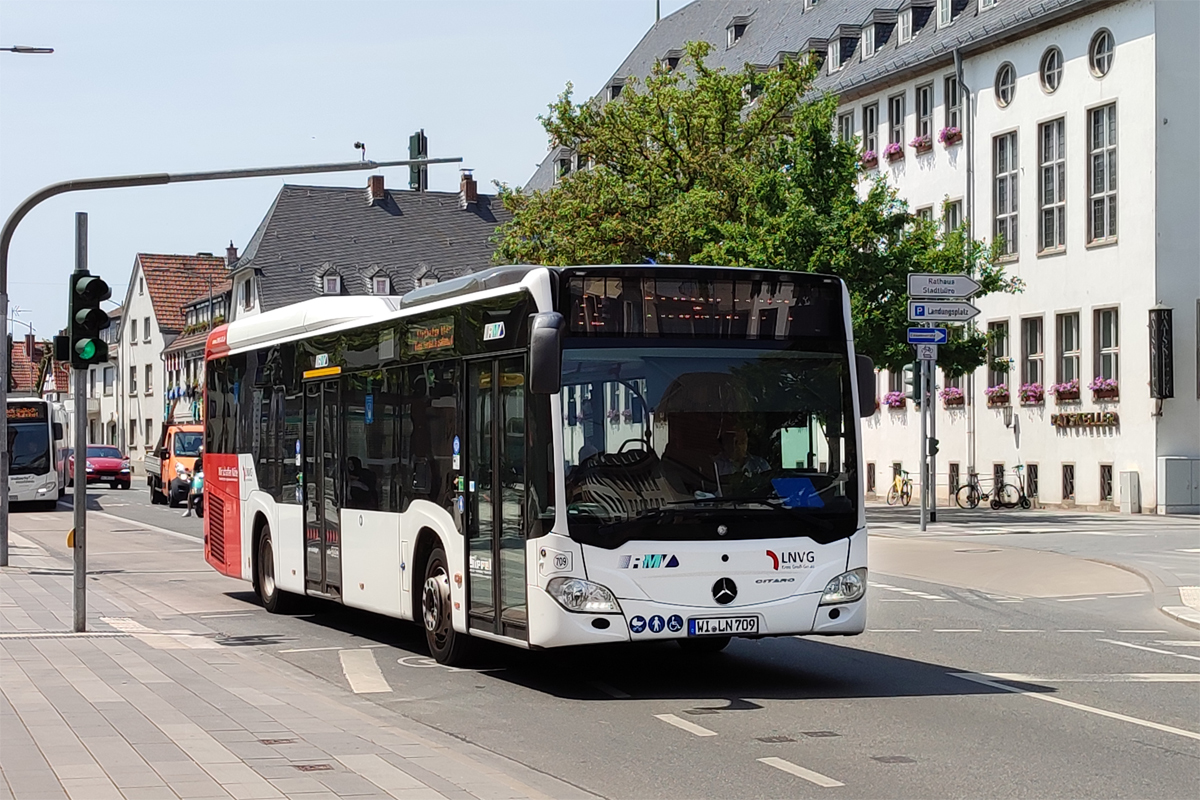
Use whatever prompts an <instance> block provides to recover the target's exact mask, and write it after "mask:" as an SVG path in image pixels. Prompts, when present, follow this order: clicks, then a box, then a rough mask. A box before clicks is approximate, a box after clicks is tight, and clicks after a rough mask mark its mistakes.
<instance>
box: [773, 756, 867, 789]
mask: <svg viewBox="0 0 1200 800" xmlns="http://www.w3.org/2000/svg"><path fill="white" fill-rule="evenodd" d="M758 760H759V761H761V762H762V763H764V764H766V765H767V766H769V767H774V768H775V769H781V770H783V771H784V772H787V773H790V774H792V775H795V776H796V777H797V778H803V779H804V780H806V781H808V782H809V783H815V784H816V785H817V786H824V787H825V788H826V789H832V788H834V787H835V786H845V785H846V784H844V783H842V782H841V781H835V780H834V779H833V778H830V777H829V776H827V775H822V774H821V773H819V772H813V771H812V770H811V769H806V768H805V767H802V766H800V765H799V764H793V763H792V762H790V761H784V760H783V759H782V758H775V757H774V756H772V757H770V758H760V759H758Z"/></svg>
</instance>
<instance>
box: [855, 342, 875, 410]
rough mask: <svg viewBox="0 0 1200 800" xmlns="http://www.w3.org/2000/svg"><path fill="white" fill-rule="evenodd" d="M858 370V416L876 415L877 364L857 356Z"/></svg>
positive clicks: (864, 357)
mask: <svg viewBox="0 0 1200 800" xmlns="http://www.w3.org/2000/svg"><path fill="white" fill-rule="evenodd" d="M855 362H856V363H855V366H856V367H857V369H858V415H859V416H860V417H869V416H871V415H872V414H874V413H875V362H874V361H872V360H871V359H869V358H867V357H866V356H860V355H856V356H855Z"/></svg>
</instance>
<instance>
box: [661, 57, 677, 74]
mask: <svg viewBox="0 0 1200 800" xmlns="http://www.w3.org/2000/svg"><path fill="white" fill-rule="evenodd" d="M658 63H659V64H661V65H662V68H663V69H664V70H666V71H667V72H671V71H672V70H674V69H675V68H676V67H678V66H679V56H663V57H662V60H660V61H659V62H658Z"/></svg>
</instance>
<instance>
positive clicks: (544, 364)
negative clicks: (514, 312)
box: [529, 311, 567, 394]
mask: <svg viewBox="0 0 1200 800" xmlns="http://www.w3.org/2000/svg"><path fill="white" fill-rule="evenodd" d="M566 324H567V322H566V320H565V319H563V315H562V314H559V313H558V312H557V311H544V312H541V313H539V314H534V315H533V320H532V322H531V324H530V326H529V391H531V392H533V393H534V394H557V393H558V391H559V389H561V388H562V337H563V328H565V327H566Z"/></svg>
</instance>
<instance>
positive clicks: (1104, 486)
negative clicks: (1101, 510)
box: [1100, 464, 1113, 502]
mask: <svg viewBox="0 0 1200 800" xmlns="http://www.w3.org/2000/svg"><path fill="white" fill-rule="evenodd" d="M1112 483H1113V481H1112V464H1101V465H1100V501H1101V502H1104V501H1105V500H1107V501H1109V502H1112V499H1113V491H1112Z"/></svg>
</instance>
